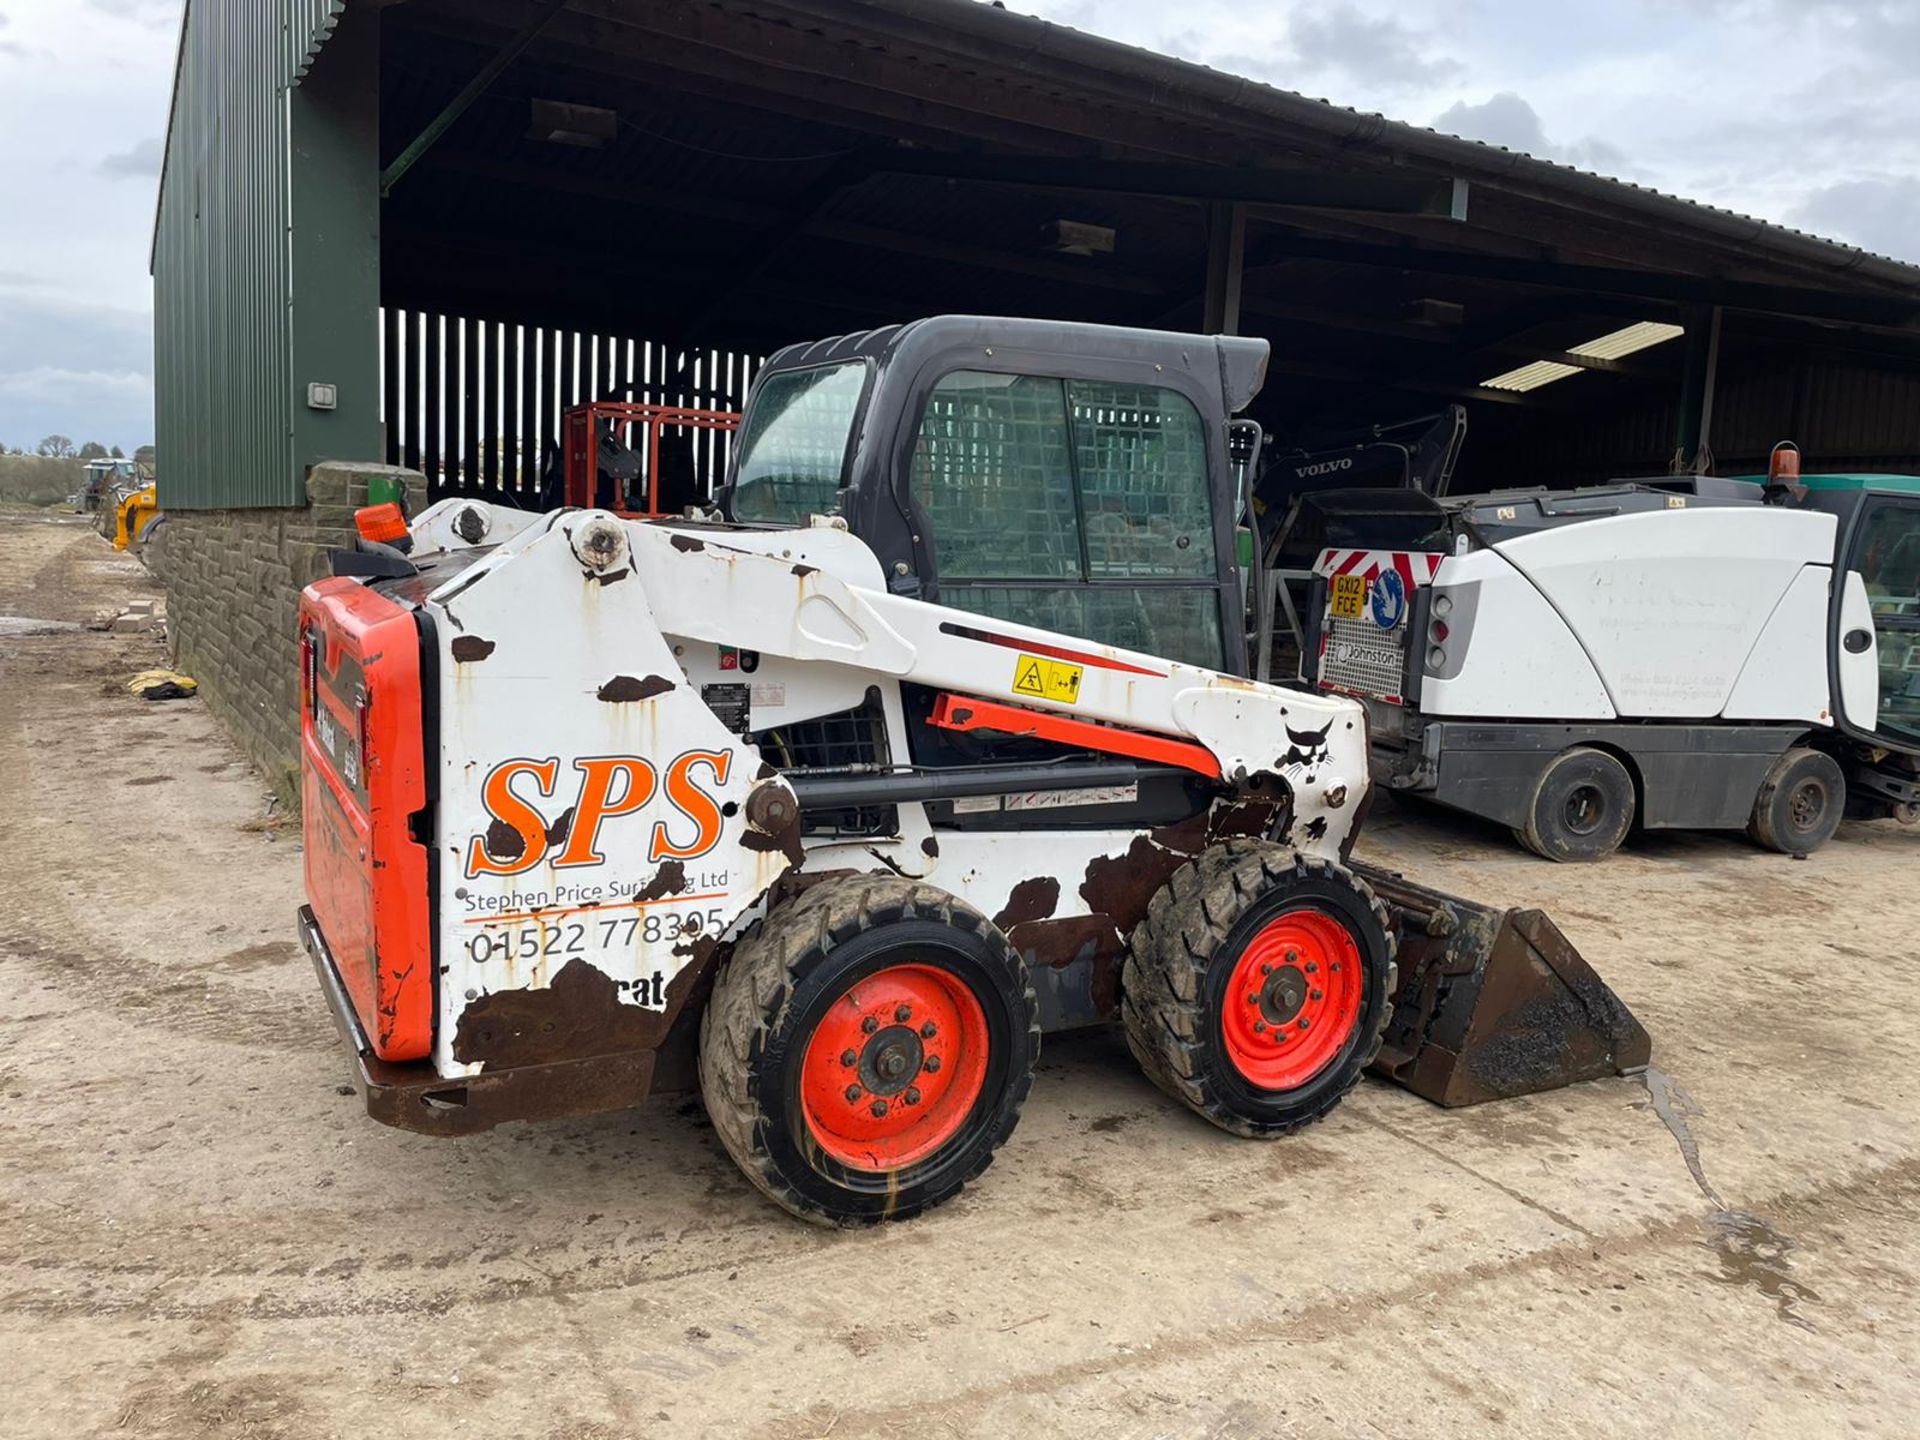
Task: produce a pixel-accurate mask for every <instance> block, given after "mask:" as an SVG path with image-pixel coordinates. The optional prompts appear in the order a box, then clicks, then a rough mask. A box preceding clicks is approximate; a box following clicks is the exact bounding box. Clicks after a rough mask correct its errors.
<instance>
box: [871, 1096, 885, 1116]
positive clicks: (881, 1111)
mask: <svg viewBox="0 0 1920 1440" xmlns="http://www.w3.org/2000/svg"><path fill="white" fill-rule="evenodd" d="M886 1113H887V1102H886V1101H884V1100H876V1101H874V1102H873V1118H874V1119H876V1120H878V1119H881V1118H882V1117H884V1116H885V1115H886Z"/></svg>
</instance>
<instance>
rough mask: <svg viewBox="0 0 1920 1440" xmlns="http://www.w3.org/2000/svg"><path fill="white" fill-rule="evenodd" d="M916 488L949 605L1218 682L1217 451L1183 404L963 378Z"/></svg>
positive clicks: (921, 448) (941, 401)
mask: <svg viewBox="0 0 1920 1440" xmlns="http://www.w3.org/2000/svg"><path fill="white" fill-rule="evenodd" d="M909 483H910V484H911V487H912V490H913V494H914V498H915V499H916V501H917V502H918V503H919V506H920V508H921V511H922V513H923V514H924V515H925V517H926V521H927V526H928V528H929V529H930V531H931V532H932V539H933V544H934V550H935V558H936V562H937V564H938V567H939V580H940V597H941V600H942V601H943V602H944V603H945V604H948V605H951V606H954V607H955V608H957V609H964V610H971V611H974V612H976V613H978V614H984V615H991V616H994V617H996V618H999V619H1003V620H1011V621H1014V622H1016V623H1020V624H1026V625H1036V626H1041V627H1043V628H1045V629H1049V630H1057V631H1060V632H1061V633H1063V634H1068V635H1077V636H1082V637H1084V638H1086V639H1090V640H1097V641H1103V642H1105V643H1107V644H1111V645H1120V646H1124V647H1126V648H1127V649H1131V650H1140V651H1144V652H1146V653H1148V654H1152V655H1163V656H1166V657H1167V658H1169V659H1174V660H1184V661H1187V662H1189V663H1191V664H1196V665H1205V666H1208V667H1210V668H1216V669H1217V668H1220V667H1221V665H1222V659H1223V652H1222V643H1221V631H1220V592H1219V585H1220V579H1219V573H1218V569H1219V566H1218V558H1217V556H1216V553H1215V546H1214V532H1213V501H1212V493H1211V490H1210V488H1209V485H1208V479H1207V437H1206V432H1205V428H1204V426H1203V425H1202V424H1201V421H1200V416H1199V414H1198V412H1197V411H1195V409H1194V408H1193V405H1192V403H1191V402H1189V401H1188V400H1187V398H1186V397H1185V396H1183V395H1181V394H1180V393H1179V392H1177V391H1174V390H1170V389H1166V388H1164V387H1161V386H1152V385H1125V384H1114V383H1109V382H1094V381H1083V380H1061V379H1058V378H1055V377H1051V376H1037V375H1004V374H991V373H988V372H984V371H972V370H963V371H958V372H955V373H953V374H950V375H947V376H945V377H944V378H942V379H941V380H940V381H939V383H938V384H937V385H936V386H935V387H934V389H933V392H932V394H931V396H930V397H929V399H928V403H927V409H926V412H925V415H924V416H923V418H922V420H921V423H920V429H919V433H918V436H917V438H916V443H915V446H914V451H913V459H912V463H911V469H910V474H909Z"/></svg>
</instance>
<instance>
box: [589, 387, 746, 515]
mask: <svg viewBox="0 0 1920 1440" xmlns="http://www.w3.org/2000/svg"><path fill="white" fill-rule="evenodd" d="M603 422H604V423H608V424H612V425H614V426H616V427H622V428H624V427H627V426H642V427H644V428H645V430H646V438H645V443H644V445H642V446H639V447H636V448H638V449H639V450H640V451H641V453H642V454H644V455H645V456H646V457H647V508H646V509H644V510H632V509H621V510H620V512H619V513H621V514H623V515H647V516H652V515H658V514H659V513H660V435H661V432H662V431H664V430H669V429H673V430H720V431H727V432H731V431H734V430H738V429H739V428H740V415H739V412H738V411H734V410H695V409H692V408H691V407H688V406H684V405H640V404H635V403H632V402H629V401H625V400H596V401H594V402H593V403H592V404H589V405H576V406H574V407H573V408H572V409H571V410H569V411H567V413H566V415H565V417H564V427H563V431H562V435H563V444H562V447H561V454H562V459H563V463H564V465H565V473H566V496H565V503H566V504H568V505H572V506H577V507H581V508H589V507H591V506H592V505H593V500H594V486H595V482H596V481H597V480H598V479H599V469H600V467H599V457H598V455H597V453H596V451H597V448H598V447H597V446H596V444H595V441H594V435H595V434H596V432H597V430H598V427H599V426H600V425H601V424H602V423H603ZM625 438H626V437H625V435H624V434H623V435H622V439H625ZM619 498H621V499H627V498H630V497H627V496H621V497H619Z"/></svg>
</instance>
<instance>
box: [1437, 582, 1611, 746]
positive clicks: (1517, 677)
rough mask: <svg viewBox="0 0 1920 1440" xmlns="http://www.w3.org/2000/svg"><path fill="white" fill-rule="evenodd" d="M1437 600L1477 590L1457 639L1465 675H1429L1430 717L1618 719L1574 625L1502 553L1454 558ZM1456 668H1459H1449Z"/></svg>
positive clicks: (1465, 607)
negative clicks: (1466, 627) (1468, 618)
mask: <svg viewBox="0 0 1920 1440" xmlns="http://www.w3.org/2000/svg"><path fill="white" fill-rule="evenodd" d="M1433 591H1434V596H1435V598H1436V599H1437V598H1438V597H1439V596H1441V595H1443V594H1447V593H1448V592H1449V591H1460V592H1466V591H1471V594H1472V598H1471V602H1470V605H1469V603H1468V602H1467V601H1466V600H1465V599H1464V598H1463V599H1462V601H1461V603H1460V607H1459V611H1458V612H1456V613H1466V612H1467V611H1468V610H1469V608H1470V610H1471V613H1472V616H1473V620H1472V625H1471V627H1470V629H1469V630H1468V632H1467V633H1466V634H1464V635H1455V636H1453V637H1451V639H1450V641H1449V643H1450V644H1451V645H1455V646H1460V645H1464V646H1465V649H1464V651H1462V652H1459V655H1458V657H1457V658H1458V659H1459V668H1458V673H1456V674H1452V675H1436V674H1433V673H1431V672H1429V673H1428V674H1427V675H1426V676H1425V678H1424V679H1423V680H1422V681H1421V684H1420V709H1421V710H1422V711H1423V712H1424V713H1426V714H1428V715H1439V716H1446V715H1463V716H1486V717H1489V718H1493V717H1498V718H1502V719H1511V720H1611V719H1613V718H1614V711H1613V705H1612V703H1611V702H1610V701H1609V699H1608V697H1607V691H1606V687H1605V686H1604V685H1602V684H1601V683H1600V677H1599V676H1598V675H1597V674H1596V673H1595V671H1594V667H1593V662H1592V660H1590V659H1589V658H1588V656H1587V652H1586V651H1585V650H1584V649H1583V648H1581V645H1580V642H1579V641H1578V640H1577V639H1576V638H1575V637H1574V634H1573V632H1572V631H1571V630H1570V629H1568V628H1567V624H1566V621H1564V620H1563V619H1562V618H1561V617H1560V615H1559V614H1558V613H1557V612H1556V611H1555V610H1554V608H1553V606H1551V605H1549V604H1548V603H1547V602H1546V600H1545V598H1544V597H1543V596H1542V595H1541V594H1540V592H1539V591H1538V590H1537V589H1535V588H1534V586H1533V583H1532V582H1531V581H1530V580H1529V579H1528V578H1527V577H1526V576H1525V575H1523V574H1522V573H1520V571H1518V570H1516V569H1515V568H1514V567H1513V566H1512V565H1511V564H1510V563H1509V562H1508V561H1507V560H1506V559H1505V558H1504V557H1503V556H1502V555H1501V554H1500V553H1499V552H1498V551H1496V550H1476V551H1473V552H1471V553H1470V554H1466V555H1454V556H1449V557H1448V558H1447V559H1445V560H1443V561H1442V562H1441V564H1440V569H1439V571H1438V573H1437V574H1436V575H1435V577H1434V585H1433ZM1448 668H1451V667H1448Z"/></svg>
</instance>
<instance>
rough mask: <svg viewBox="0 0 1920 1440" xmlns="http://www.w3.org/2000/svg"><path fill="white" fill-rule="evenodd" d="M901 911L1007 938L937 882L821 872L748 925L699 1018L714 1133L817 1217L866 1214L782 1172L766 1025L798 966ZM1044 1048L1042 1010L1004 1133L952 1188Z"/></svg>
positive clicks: (774, 1193) (984, 1161)
mask: <svg viewBox="0 0 1920 1440" xmlns="http://www.w3.org/2000/svg"><path fill="white" fill-rule="evenodd" d="M902 920H931V921H936V922H938V923H940V924H943V925H948V926H951V927H953V928H954V929H957V930H965V931H970V932H972V933H974V934H976V935H980V936H983V937H986V938H988V939H990V940H992V941H994V943H997V944H999V945H1001V946H1006V945H1007V941H1006V937H1005V936H1004V935H1002V934H1001V933H1000V931H999V930H998V929H997V928H996V927H995V926H994V924H993V922H992V921H991V920H989V919H987V917H986V916H985V915H983V914H981V913H980V912H979V911H978V910H976V909H974V908H973V907H972V906H971V905H969V904H967V903H966V902H965V901H964V900H961V899H959V898H957V897H956V896H953V895H950V894H948V893H947V892H946V891H945V890H942V889H940V888H939V887H938V886H934V885H927V884H922V883H919V882H917V881H913V880H907V879H902V878H899V877H896V876H892V875H857V876H848V877H845V878H843V879H842V878H836V879H832V880H823V881H821V882H820V883H819V884H817V885H812V886H809V887H808V888H807V889H806V890H804V891H802V892H801V894H800V895H799V896H797V897H796V898H794V899H792V900H790V901H788V902H786V903H785V904H783V905H780V906H777V907H776V908H775V909H773V910H772V911H771V912H770V913H769V914H768V915H766V916H765V917H764V918H762V919H760V920H758V921H756V922H755V923H754V924H753V925H752V926H751V927H749V929H748V930H747V932H746V933H745V934H744V935H743V936H742V937H741V938H740V940H739V942H738V943H737V944H736V945H735V946H734V947H733V951H732V953H731V954H730V955H728V956H727V958H726V959H725V960H724V961H723V962H722V964H721V966H720V970H719V973H718V974H717V975H716V976H715V977H714V985H713V996H712V998H711V999H710V1000H709V1001H708V1002H707V1008H706V1012H705V1013H704V1014H703V1015H702V1016H701V1018H700V1093H701V1097H702V1099H703V1100H704V1101H705V1104H706V1108H707V1116H708V1118H709V1119H711V1120H712V1122H713V1129H714V1133H715V1134H716V1135H718V1136H719V1137H720V1143H721V1145H722V1146H723V1147H725V1149H726V1151H727V1153H728V1154H729V1155H731V1156H732V1157H733V1159H734V1162H735V1163H736V1164H738V1165H739V1167H740V1168H741V1170H743V1171H744V1172H745V1173H746V1176H747V1178H748V1179H749V1180H751V1181H752V1182H753V1183H754V1185H755V1186H757V1187H758V1188H759V1189H760V1191H761V1192H762V1193H763V1194H765V1195H766V1196H767V1198H768V1199H770V1200H772V1201H773V1202H774V1203H775V1204H776V1205H779V1206H780V1207H781V1208H782V1209H784V1210H786V1211H788V1212H789V1213H791V1214H793V1215H797V1216H798V1217H800V1218H801V1219H802V1220H807V1221H811V1222H813V1223H815V1224H819V1225H844V1226H855V1225H860V1224H864V1223H870V1222H867V1221H863V1220H859V1219H843V1218H841V1217H837V1216H835V1215H833V1214H831V1213H829V1212H828V1211H826V1210H824V1209H822V1208H821V1207H820V1206H819V1205H818V1204H817V1203H816V1202H815V1201H813V1200H812V1199H810V1198H808V1197H807V1196H805V1195H803V1194H801V1193H800V1192H799V1191H798V1190H796V1189H795V1188H794V1187H793V1186H791V1185H790V1184H788V1183H787V1182H786V1181H785V1179H784V1178H783V1177H782V1176H781V1174H780V1172H779V1167H778V1165H777V1164H776V1163H775V1161H774V1159H773V1156H772V1153H771V1151H770V1150H769V1149H768V1147H767V1145H766V1142H765V1137H764V1134H763V1133H762V1126H763V1124H764V1122H765V1117H764V1115H763V1114H762V1113H761V1110H760V1107H759V1105H758V1104H757V1103H756V1101H755V1099H754V1081H755V1070H756V1068H757V1066H758V1063H759V1059H760V1056H761V1054H762V1053H763V1051H764V1050H765V1047H766V1040H767V1036H768V1034H769V1033H771V1032H772V1031H774V1030H775V1029H777V1028H778V1026H779V1025H780V1023H781V1021H782V1019H783V1018H784V1015H785V1012H786V1008H787V1006H788V1004H789V1002H790V1001H791V999H792V994H793V984H792V981H793V977H794V974H795V971H796V970H797V969H798V968H800V967H802V966H803V965H805V964H806V963H807V962H808V959H809V957H810V956H811V955H813V954H815V953H816V952H817V953H818V954H821V955H824V954H826V953H827V952H828V951H830V950H832V949H833V947H834V946H835V945H838V944H843V943H845V942H846V941H847V940H850V939H852V938H853V937H854V936H855V935H859V934H862V933H864V932H865V931H868V930H873V929H877V928H878V927H880V926H882V925H888V924H893V923H896V922H898V921H902ZM1009 953H1011V949H1010V947H1009ZM1018 969H1019V974H1020V976H1021V978H1022V980H1023V981H1024V983H1025V987H1026V1007H1027V1013H1028V1015H1029V1016H1033V1015H1035V1014H1036V1004H1037V1002H1036V997H1035V995H1034V989H1033V979H1032V976H1031V975H1029V974H1028V973H1027V970H1026V967H1025V966H1024V965H1020V966H1019V967H1018ZM1039 1048H1040V1027H1039V1024H1038V1022H1037V1020H1036V1021H1035V1022H1034V1023H1033V1024H1032V1025H1031V1027H1030V1029H1029V1031H1028V1035H1027V1055H1028V1059H1027V1063H1026V1064H1025V1065H1017V1066H1016V1067H1015V1068H1016V1072H1017V1073H1016V1075H1015V1078H1014V1081H1013V1086H1014V1090H1013V1096H1012V1102H1011V1104H1010V1105H1009V1106H1008V1107H1007V1109H1006V1112H1005V1116H1004V1121H1003V1123H1002V1124H1001V1126H1000V1129H999V1133H998V1134H997V1135H995V1136H994V1138H993V1142H992V1144H991V1145H989V1146H987V1147H985V1148H984V1149H982V1151H981V1152H980V1157H979V1160H978V1162H977V1163H976V1164H974V1165H973V1166H972V1167H971V1168H970V1169H969V1170H968V1171H967V1173H966V1174H965V1176H964V1177H962V1179H961V1181H960V1184H959V1185H956V1186H955V1187H954V1190H953V1192H951V1193H958V1191H959V1189H960V1188H961V1186H964V1185H965V1184H966V1183H968V1182H970V1181H972V1180H974V1179H976V1178H977V1177H978V1176H979V1175H980V1173H981V1172H982V1171H983V1170H985V1169H986V1168H987V1166H988V1164H989V1163H991V1161H992V1159H993V1156H994V1153H995V1152H996V1151H997V1150H998V1149H999V1148H1000V1146H1001V1145H1002V1144H1004V1143H1005V1141H1006V1139H1007V1136H1008V1135H1010V1134H1011V1133H1012V1131H1013V1127H1014V1124H1015V1122H1016V1121H1017V1120H1018V1119H1019V1116H1020V1109H1021V1107H1022V1106H1023V1105H1024V1104H1025V1103H1026V1099H1027V1094H1028V1091H1029V1090H1030V1089H1031V1088H1032V1085H1033V1064H1032V1062H1033V1059H1034V1058H1035V1057H1037V1056H1038V1054H1039ZM940 1198H941V1199H945V1198H947V1196H945V1195H943V1196H941V1197H940ZM924 1208H926V1207H925V1205H924V1204H922V1205H916V1206H912V1207H910V1208H902V1209H898V1210H895V1211H894V1212H892V1216H891V1218H895V1219H905V1218H907V1217H908V1216H910V1215H913V1214H917V1213H919V1211H920V1210H922V1209H924Z"/></svg>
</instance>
